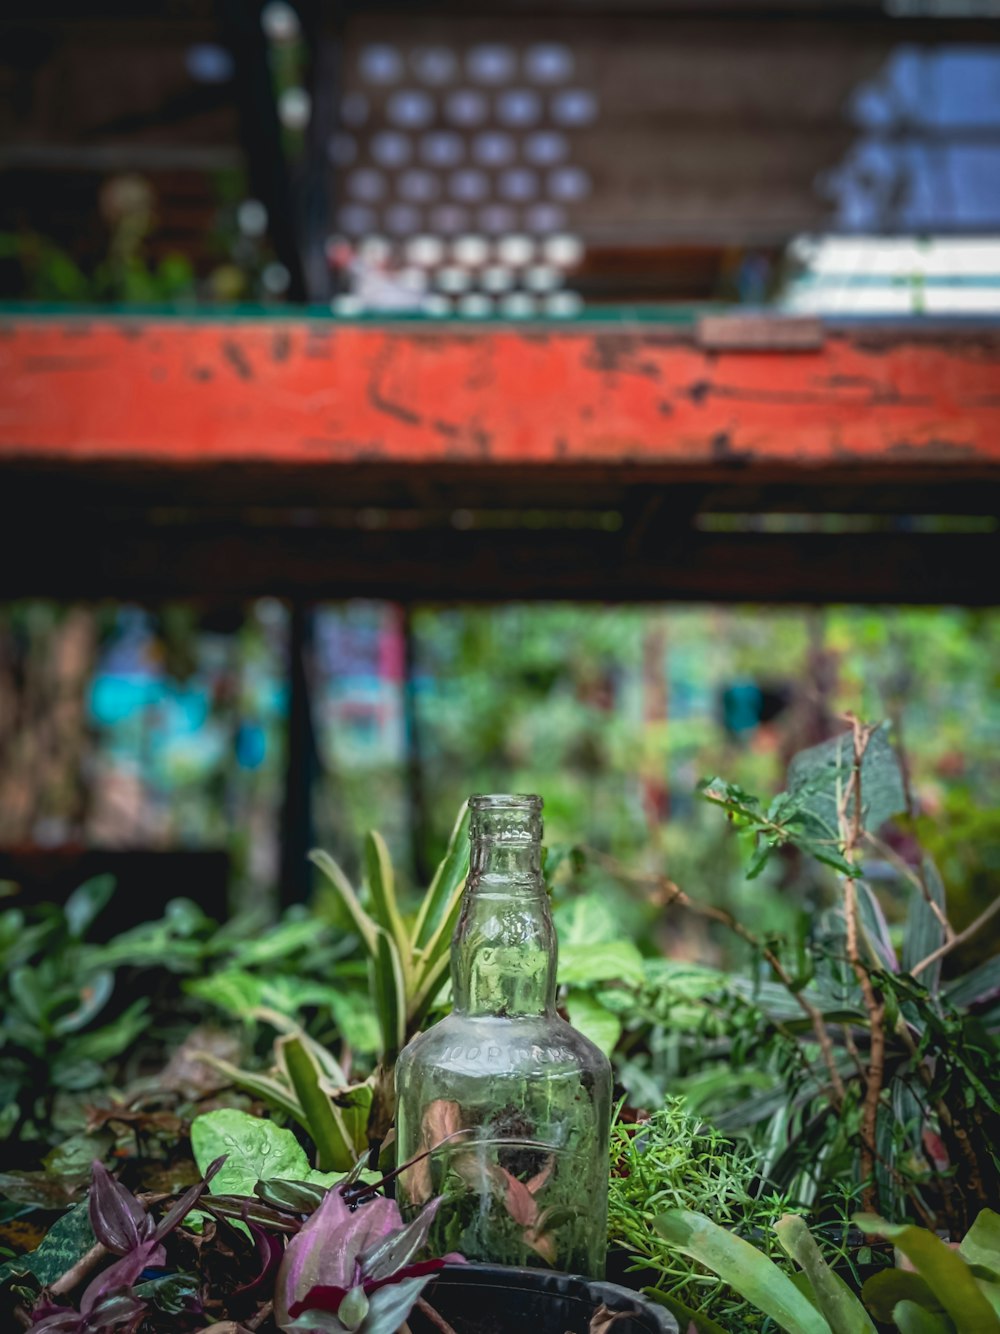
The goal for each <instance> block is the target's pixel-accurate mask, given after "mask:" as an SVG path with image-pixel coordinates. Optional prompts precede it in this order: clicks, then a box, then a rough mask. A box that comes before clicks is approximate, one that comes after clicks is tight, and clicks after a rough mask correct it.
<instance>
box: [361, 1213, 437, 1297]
mask: <svg viewBox="0 0 1000 1334" xmlns="http://www.w3.org/2000/svg"><path fill="white" fill-rule="evenodd" d="M440 1205H441V1196H440V1195H439V1196H438V1197H437V1199H435V1200H430V1201H428V1203H427V1204H426V1205H425V1206H424V1208H423V1209H421V1211H420V1213H419V1214H418V1215H417V1216H416V1218H414V1219H413V1221H412V1222H411V1223H409V1224H407V1226H406V1227H404V1228H401V1229H400V1230H399V1231H396V1232H392V1233H390V1234H389V1235H388V1236H386V1237H384V1238H383V1239H382V1240H381V1241H379V1242H378V1243H377V1244H376V1245H375V1246H373V1247H369V1249H368V1250H367V1251H365V1253H364V1254H363V1255H361V1256H360V1257H359V1263H360V1265H361V1272H362V1274H363V1275H364V1277H365V1278H366V1279H369V1278H373V1279H379V1278H385V1277H386V1276H387V1275H389V1274H393V1273H395V1272H396V1271H397V1270H399V1269H402V1267H403V1266H404V1265H405V1264H407V1263H408V1262H409V1261H410V1260H412V1258H413V1257H414V1256H415V1255H416V1253H417V1252H418V1251H419V1250H421V1249H422V1247H424V1246H425V1245H426V1244H427V1234H428V1232H430V1230H431V1224H432V1223H433V1222H434V1216H435V1214H436V1213H437V1211H438V1209H439V1207H440ZM396 1217H397V1219H398V1218H399V1212H398V1210H397V1211H396ZM400 1221H401V1220H400Z"/></svg>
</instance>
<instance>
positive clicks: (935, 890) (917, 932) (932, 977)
mask: <svg viewBox="0 0 1000 1334" xmlns="http://www.w3.org/2000/svg"><path fill="white" fill-rule="evenodd" d="M922 870H923V883H924V887H925V888H926V890H927V893H928V894H929V895H930V897H931V899H932V900H933V901H934V903H935V904H936V905H937V907H938V908H939V909H940V910H941V912H942V913H943V912H944V907H945V890H944V882H943V881H942V879H941V875H940V873H939V871H938V868H937V867H936V866H935V865H934V862H933V861H932V860H931V858H930V857H925V858H924V860H923V868H922ZM943 944H944V926H943V925H942V923H941V921H940V920H939V919H938V917H937V916H936V914H935V913H934V911H933V909H932V908H931V906H930V904H929V903H928V902H927V899H926V898H924V895H923V894H922V893H921V891H920V889H918V888H917V886H916V885H914V886H913V887H912V888H911V889H910V903H909V909H908V911H907V914H906V932H905V935H904V936H903V951H902V959H901V963H902V966H903V971H904V972H905V973H909V972H911V971H912V970H913V969H914V968H915V967H916V965H917V964H918V963H919V962H920V961H921V959H926V958H927V956H928V954H933V952H934V951H935V950H936V949H938V948H939V946H941V945H943ZM942 962H943V960H941V959H938V960H937V961H936V962H935V963H932V964H928V966H927V967H926V968H925V969H924V970H923V972H922V973H921V974H920V982H921V985H922V986H925V987H927V989H928V990H929V991H931V992H936V991H937V989H938V986H939V984H940V981H941V964H942Z"/></svg>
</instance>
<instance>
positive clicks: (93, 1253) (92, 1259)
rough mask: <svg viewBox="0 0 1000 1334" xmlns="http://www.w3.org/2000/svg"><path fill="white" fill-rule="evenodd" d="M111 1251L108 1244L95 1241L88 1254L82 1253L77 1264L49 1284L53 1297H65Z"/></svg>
mask: <svg viewBox="0 0 1000 1334" xmlns="http://www.w3.org/2000/svg"><path fill="white" fill-rule="evenodd" d="M110 1253H111V1252H110V1251H109V1250H108V1248H107V1246H102V1245H101V1243H100V1242H99V1241H98V1242H95V1243H94V1245H93V1246H91V1248H90V1250H89V1251H87V1253H86V1255H81V1256H80V1258H79V1260H77V1262H76V1264H74V1265H71V1266H70V1267H69V1269H67V1270H66V1272H65V1274H60V1275H59V1277H58V1278H57V1279H56V1281H55V1282H54V1283H50V1284H49V1292H50V1293H51V1294H52V1296H53V1297H64V1296H65V1295H66V1293H68V1292H72V1291H73V1289H74V1288H75V1287H76V1286H77V1285H78V1284H79V1283H82V1282H83V1280H84V1279H85V1278H86V1277H87V1275H88V1274H89V1273H90V1271H91V1270H92V1269H95V1268H96V1267H97V1265H98V1264H100V1262H101V1261H102V1260H103V1259H104V1257H105V1256H106V1255H110Z"/></svg>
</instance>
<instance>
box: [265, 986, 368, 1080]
mask: <svg viewBox="0 0 1000 1334" xmlns="http://www.w3.org/2000/svg"><path fill="white" fill-rule="evenodd" d="M251 1014H252V1015H253V1017H254V1018H255V1019H263V1020H264V1022H265V1023H267V1024H270V1025H271V1027H272V1028H276V1029H277V1030H278V1032H279V1033H284V1034H287V1035H288V1036H289V1037H296V1038H300V1039H301V1041H302V1044H303V1046H305V1047H308V1049H309V1051H310V1052H311V1053H312V1055H313V1058H314V1059H315V1061H316V1063H317V1065H318V1066H319V1067H320V1069H321V1070H322V1072H323V1075H324V1076H325V1078H326V1079H328V1080H329V1081H330V1082H331V1083H332V1084H335V1085H336V1087H337V1088H346V1087H347V1085H348V1083H349V1082H350V1081H349V1080H348V1078H347V1075H346V1074H345V1073H344V1070H343V1067H342V1066H341V1064H340V1062H339V1061H338V1060H337V1059H336V1057H335V1056H334V1055H333V1053H332V1052H331V1051H329V1050H328V1049H327V1048H326V1047H324V1046H323V1044H322V1043H321V1042H317V1041H316V1039H315V1038H311V1037H310V1036H309V1034H308V1033H307V1032H306V1031H305V1029H304V1028H303V1027H302V1026H301V1025H300V1024H297V1023H296V1022H295V1020H294V1019H290V1018H289V1017H288V1015H286V1014H282V1013H281V1011H280V1010H271V1009H269V1008H268V1007H267V1006H266V1005H257V1006H255V1007H254V1008H253V1010H252V1011H251Z"/></svg>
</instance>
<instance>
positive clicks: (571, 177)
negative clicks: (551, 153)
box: [547, 167, 590, 203]
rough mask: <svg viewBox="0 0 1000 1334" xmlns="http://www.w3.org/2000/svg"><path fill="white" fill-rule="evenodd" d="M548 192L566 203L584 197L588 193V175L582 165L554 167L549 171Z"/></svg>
mask: <svg viewBox="0 0 1000 1334" xmlns="http://www.w3.org/2000/svg"><path fill="white" fill-rule="evenodd" d="M547 184H548V187H549V194H550V195H551V196H552V198H553V199H562V200H564V201H565V202H566V203H571V202H575V201H576V200H579V199H586V197H587V195H589V194H590V177H589V176H588V174H587V173H586V172H585V171H584V170H583V168H582V167H556V169H555V170H554V171H550V172H549V176H548V182H547Z"/></svg>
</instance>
